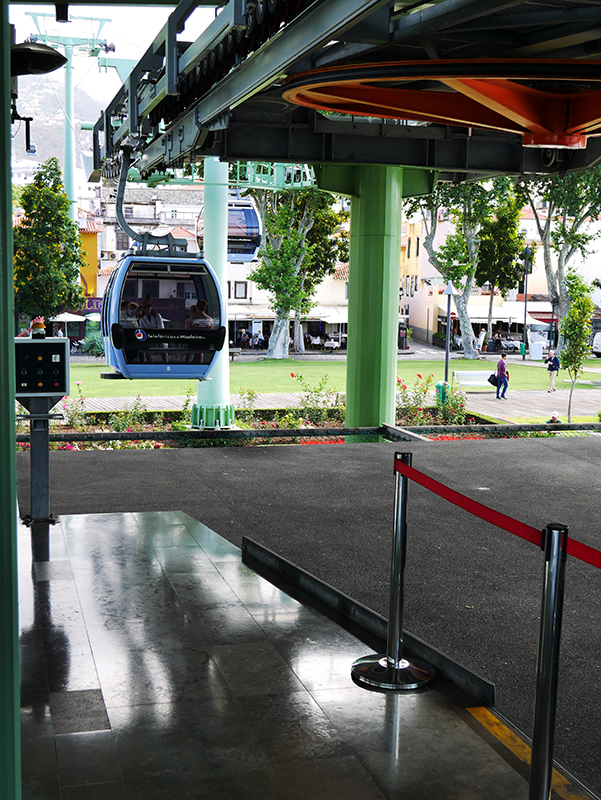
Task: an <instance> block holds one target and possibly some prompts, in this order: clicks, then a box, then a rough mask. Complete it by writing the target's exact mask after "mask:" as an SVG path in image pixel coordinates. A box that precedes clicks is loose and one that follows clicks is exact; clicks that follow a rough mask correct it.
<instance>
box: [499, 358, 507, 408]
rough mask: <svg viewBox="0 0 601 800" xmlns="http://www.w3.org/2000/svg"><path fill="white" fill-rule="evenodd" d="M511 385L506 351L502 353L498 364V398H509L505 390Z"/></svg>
mask: <svg viewBox="0 0 601 800" xmlns="http://www.w3.org/2000/svg"><path fill="white" fill-rule="evenodd" d="M508 385H509V372H508V371H507V361H506V360H505V353H501V358H500V359H499V363H498V364H497V400H507V398H506V397H505V392H506V391H507V386H508Z"/></svg>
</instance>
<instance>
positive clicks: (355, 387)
mask: <svg viewBox="0 0 601 800" xmlns="http://www.w3.org/2000/svg"><path fill="white" fill-rule="evenodd" d="M355 180H356V181H357V194H356V195H354V196H353V198H352V200H351V243H350V245H351V246H350V268H349V326H348V340H347V343H348V356H347V375H346V391H347V399H346V424H347V425H348V426H349V427H358V426H377V425H381V424H382V423H384V422H386V423H388V424H389V425H394V422H395V419H394V417H395V414H394V408H395V382H396V370H397V338H398V325H399V285H400V277H401V223H402V216H401V202H402V198H403V170H402V169H401V168H400V167H388V166H363V167H360V168H359V171H358V174H357V176H356V178H355Z"/></svg>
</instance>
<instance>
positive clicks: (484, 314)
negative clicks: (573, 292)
mask: <svg viewBox="0 0 601 800" xmlns="http://www.w3.org/2000/svg"><path fill="white" fill-rule="evenodd" d="M520 305H521V309H519V308H507V307H506V306H493V309H492V321H493V324H494V323H495V322H507V323H508V322H509V320H510V319H511V322H512V323H514V322H516V323H518V324H519V325H523V324H524V304H523V303H521V304H520ZM541 313H544V312H539V311H533V312H532V313H531V312H530V309H528V310H527V313H526V326H528V325H539V324H540V322H541V320H540V319H539V315H540V314H541ZM468 314H469V317H470V322H479V323H487V322H488V306H476V307H475V308H469V307H468ZM438 316H439V317H443V318H444V319H445V320H446V318H447V308H446V306H441V305H439V306H438ZM457 317H458V315H457V312H456V311H454V317H453V319H456V318H457ZM550 318H551V315H550V314H549V320H550Z"/></svg>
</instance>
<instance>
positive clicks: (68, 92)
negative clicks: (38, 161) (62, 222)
mask: <svg viewBox="0 0 601 800" xmlns="http://www.w3.org/2000/svg"><path fill="white" fill-rule="evenodd" d="M65 56H66V58H67V63H66V64H65V152H64V168H63V179H64V184H65V192H66V193H67V197H68V198H69V202H70V204H71V205H70V207H69V216H70V217H71V219H72V220H73V222H77V182H76V180H75V113H74V89H73V72H74V69H75V68H74V66H73V45H72V44H66V45H65Z"/></svg>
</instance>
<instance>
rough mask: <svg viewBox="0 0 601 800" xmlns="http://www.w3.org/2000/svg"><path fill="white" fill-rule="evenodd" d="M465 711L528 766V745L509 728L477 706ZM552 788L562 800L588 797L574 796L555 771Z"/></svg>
mask: <svg viewBox="0 0 601 800" xmlns="http://www.w3.org/2000/svg"><path fill="white" fill-rule="evenodd" d="M466 710H467V711H469V712H470V714H471V715H472V717H474V719H476V720H477V721H478V722H479V723H480V724H481V725H483V726H484V727H485V728H486V730H488V731H490V733H492V735H493V736H494V737H495V738H496V739H498V740H499V741H500V742H501V744H503V745H504V746H505V747H506V748H507V749H508V750H510V751H511V752H512V753H513V754H514V755H515V756H517V758H519V759H520V761H523V762H524V763H526V764H530V756H531V748H530V745H528V744H526V743H525V742H524V741H523V740H522V739H520V737H519V736H517V735H516V734H515V733H513V732H512V731H510V730H509V728H508V727H507V726H506V725H504V724H503V723H502V722H501V721H500V720H499V719H498V718H497V717H495V716H494V714H491V712H490V711H489V710H488V709H487V708H483V707H482V706H479V707H475V708H468V709H466ZM552 786H553V791H554V792H556V793H557V794H558V795H559V797H562V798H563V800H583V799H584V798H588V797H589V795H588V794H582V793H581V792H578V793H577V794H574V792H573V791H572V790H571V789H569V788H568V787H569V786H570V781H569V780H568V779H567V778H566V777H565V776H564V775H562V774H561V773H560V772H558V771H557V770H556V769H554V770H553V778H552Z"/></svg>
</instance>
